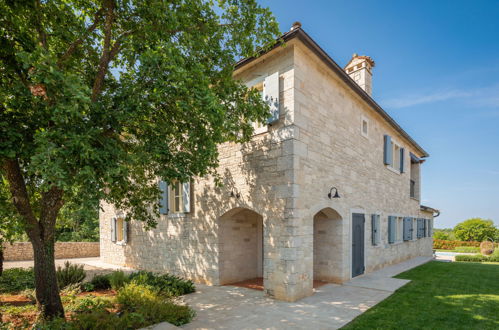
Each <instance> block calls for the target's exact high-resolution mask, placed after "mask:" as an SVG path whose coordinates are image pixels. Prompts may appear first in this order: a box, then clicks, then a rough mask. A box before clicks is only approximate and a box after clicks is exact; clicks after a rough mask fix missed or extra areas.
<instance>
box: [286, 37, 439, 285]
mask: <svg viewBox="0 0 499 330" xmlns="http://www.w3.org/2000/svg"><path fill="white" fill-rule="evenodd" d="M294 50H295V54H294V59H295V61H294V65H295V66H294V67H295V75H294V77H295V82H294V86H295V90H294V96H295V99H294V100H295V105H294V106H295V118H294V125H295V126H296V127H295V129H294V131H295V139H294V140H293V145H294V147H293V149H294V150H295V153H294V156H295V159H294V163H295V164H296V168H295V176H296V180H295V185H296V189H297V191H298V196H299V198H298V199H297V200H296V207H295V209H294V217H295V218H296V223H297V227H296V231H295V232H294V236H295V237H297V238H300V241H301V243H300V245H298V246H297V247H296V249H297V253H299V254H300V253H303V254H304V255H305V256H307V255H310V250H312V240H313V237H312V236H313V235H312V234H311V233H312V232H313V218H314V216H315V215H317V214H318V213H319V212H321V211H322V210H331V209H332V210H334V211H336V212H337V213H338V214H339V215H340V216H341V219H342V220H341V221H342V225H341V226H338V227H337V230H340V232H341V238H340V239H341V245H342V246H343V247H346V249H344V250H343V251H332V252H331V253H332V254H334V253H342V266H341V267H337V274H336V276H337V277H338V278H340V279H341V280H342V281H345V280H348V279H350V278H351V276H352V275H351V269H352V267H351V265H352V254H351V250H352V249H351V246H352V241H351V240H352V214H353V213H361V214H364V215H365V220H366V221H365V232H364V233H365V235H364V236H365V241H364V246H365V260H364V262H365V268H366V269H365V271H366V272H371V271H374V270H376V269H379V268H382V267H384V266H386V265H389V264H393V263H397V262H400V261H403V260H406V259H409V258H412V257H415V256H420V255H426V256H431V254H432V250H431V244H432V240H431V238H424V239H417V240H413V241H409V242H398V243H395V244H388V234H387V230H388V225H387V223H388V216H389V215H392V216H410V217H420V216H421V215H420V205H419V201H418V200H417V199H414V198H410V196H409V187H410V185H409V181H410V161H409V152H412V153H414V154H416V155H418V154H419V153H418V152H417V150H416V149H415V148H414V147H413V146H412V145H411V144H410V143H409V142H408V141H407V140H405V139H404V138H403V137H402V136H401V135H400V134H399V133H398V132H397V131H396V130H395V129H394V128H393V127H392V126H390V125H389V124H387V123H386V121H385V120H384V119H383V118H382V117H381V116H380V115H379V114H378V113H377V112H375V111H374V110H373V109H371V108H370V107H369V106H368V105H367V104H366V103H365V101H363V100H362V99H361V98H360V97H359V96H358V95H357V94H356V93H355V92H354V91H352V90H351V88H350V87H348V86H347V85H346V84H345V83H344V82H343V81H342V80H341V79H340V78H339V77H338V76H336V74H335V73H333V72H331V70H329V69H328V67H327V66H326V65H325V64H324V63H323V62H322V61H321V60H320V59H319V58H318V57H317V56H316V55H315V54H314V53H313V52H311V51H310V50H309V49H308V48H307V47H305V46H304V45H303V44H301V43H297V44H296V45H295V47H294ZM364 118H366V119H367V121H368V134H367V136H364V135H363V134H362V132H361V123H362V119H364ZM385 134H388V135H390V136H392V139H393V140H394V141H396V142H397V143H398V144H400V145H401V146H402V147H403V148H405V153H406V158H405V171H404V172H403V173H400V172H398V171H397V170H394V169H392V168H389V167H387V166H386V165H384V163H383V138H384V135H385ZM418 156H421V155H418ZM332 187H336V188H337V189H338V192H339V195H340V198H337V199H329V198H328V196H327V194H328V192H329V190H330V189H331V188H332ZM371 214H379V215H380V216H381V217H380V219H381V243H380V244H379V245H378V246H373V245H372V243H371ZM312 259H313V258H305V259H304V260H303V262H302V263H301V264H300V265H299V268H297V269H296V272H297V273H298V274H300V276H302V277H308V278H309V277H312V276H313V271H312V269H313V263H312ZM302 283H303V284H304V287H303V288H302V289H303V290H304V291H308V292H311V291H312V288H311V287H310V285H311V282H310V281H304V282H302Z"/></svg>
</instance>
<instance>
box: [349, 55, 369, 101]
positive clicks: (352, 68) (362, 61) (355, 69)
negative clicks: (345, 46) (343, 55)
mask: <svg viewBox="0 0 499 330" xmlns="http://www.w3.org/2000/svg"><path fill="white" fill-rule="evenodd" d="M373 68H374V61H373V59H372V58H370V57H369V56H365V55H363V56H359V55H357V54H353V55H352V59H351V60H350V62H348V64H347V65H346V66H345V72H346V73H348V75H349V76H350V78H352V79H353V80H354V81H355V82H356V83H357V84H358V85H359V86H360V87H361V88H362V89H363V90H364V91H365V92H366V93H367V94H369V96H372V92H373V82H372V81H373V74H372V69H373Z"/></svg>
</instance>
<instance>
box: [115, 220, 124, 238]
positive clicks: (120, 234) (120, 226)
mask: <svg viewBox="0 0 499 330" xmlns="http://www.w3.org/2000/svg"><path fill="white" fill-rule="evenodd" d="M123 222H124V220H123V218H118V219H116V240H117V241H118V242H121V241H123V227H124V225H123Z"/></svg>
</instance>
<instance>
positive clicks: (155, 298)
mask: <svg viewBox="0 0 499 330" xmlns="http://www.w3.org/2000/svg"><path fill="white" fill-rule="evenodd" d="M116 302H117V303H118V304H120V308H121V310H122V311H124V312H128V313H137V314H140V315H142V317H143V318H144V320H145V322H146V323H147V324H148V325H149V324H155V323H159V322H163V321H167V322H169V323H171V324H174V325H177V326H179V325H182V324H185V323H188V322H189V321H190V320H191V319H192V318H193V317H194V311H193V310H192V309H190V308H189V307H188V306H180V305H176V304H174V303H173V302H171V301H169V300H168V299H165V297H164V296H162V295H160V294H158V291H157V289H155V288H153V287H151V286H146V285H141V284H137V283H133V282H132V283H129V284H126V285H125V286H124V287H123V288H121V289H120V290H119V291H118V294H117V295H116Z"/></svg>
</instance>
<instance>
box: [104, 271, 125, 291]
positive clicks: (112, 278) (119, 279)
mask: <svg viewBox="0 0 499 330" xmlns="http://www.w3.org/2000/svg"><path fill="white" fill-rule="evenodd" d="M108 278H109V284H110V285H111V288H112V289H113V290H118V289H121V288H122V287H123V286H125V284H126V283H128V282H129V277H128V276H127V275H126V274H125V273H124V272H123V271H121V270H117V271H114V272H112V273H111V274H109V275H108Z"/></svg>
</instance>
